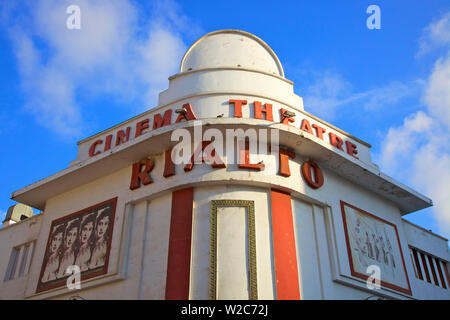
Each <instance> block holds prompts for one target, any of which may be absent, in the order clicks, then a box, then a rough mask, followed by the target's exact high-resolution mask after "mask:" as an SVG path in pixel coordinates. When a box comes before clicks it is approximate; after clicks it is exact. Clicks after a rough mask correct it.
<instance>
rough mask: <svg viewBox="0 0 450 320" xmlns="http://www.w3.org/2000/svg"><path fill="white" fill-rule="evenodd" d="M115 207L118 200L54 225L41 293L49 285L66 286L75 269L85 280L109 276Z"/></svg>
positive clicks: (41, 283)
mask: <svg viewBox="0 0 450 320" xmlns="http://www.w3.org/2000/svg"><path fill="white" fill-rule="evenodd" d="M115 205H116V199H112V200H110V201H107V202H104V203H101V204H99V205H97V206H94V207H91V208H89V209H87V210H82V211H80V212H78V213H75V214H71V215H68V216H66V217H63V218H60V219H58V220H55V221H54V222H53V223H52V228H51V237H50V239H49V242H48V243H47V250H46V253H45V257H44V261H43V265H42V269H41V277H40V280H39V284H38V291H43V290H46V289H45V286H46V285H50V284H51V285H52V286H51V287H52V288H53V287H54V286H53V285H56V283H59V282H60V283H61V284H62V285H64V283H65V282H64V281H63V280H65V279H66V278H67V277H68V276H69V275H70V274H68V273H67V272H66V271H67V268H68V267H69V266H72V265H77V266H78V267H79V268H80V270H81V276H82V277H83V275H85V274H86V275H88V274H94V273H98V272H103V271H104V272H103V273H106V271H107V270H106V269H105V266H107V260H108V256H109V248H110V241H111V234H112V227H113V221H114V211H115ZM42 288H44V289H42Z"/></svg>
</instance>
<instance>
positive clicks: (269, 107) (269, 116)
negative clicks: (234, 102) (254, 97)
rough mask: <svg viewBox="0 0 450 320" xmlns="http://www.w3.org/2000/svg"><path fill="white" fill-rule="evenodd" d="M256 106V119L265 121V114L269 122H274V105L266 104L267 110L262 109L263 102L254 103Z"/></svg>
mask: <svg viewBox="0 0 450 320" xmlns="http://www.w3.org/2000/svg"><path fill="white" fill-rule="evenodd" d="M253 105H254V106H255V119H263V115H262V114H263V113H265V115H266V120H267V121H273V114H272V105H271V104H269V103H266V104H264V106H265V108H262V107H261V102H259V101H255V102H254V103H253Z"/></svg>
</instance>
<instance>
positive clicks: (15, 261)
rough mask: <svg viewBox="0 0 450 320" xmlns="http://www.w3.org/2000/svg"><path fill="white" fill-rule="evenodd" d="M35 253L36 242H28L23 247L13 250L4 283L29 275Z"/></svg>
mask: <svg viewBox="0 0 450 320" xmlns="http://www.w3.org/2000/svg"><path fill="white" fill-rule="evenodd" d="M33 251H34V242H28V243H26V244H23V245H21V246H17V247H14V248H12V250H11V255H10V256H9V263H8V267H7V269H6V273H5V277H4V279H3V281H8V280H13V279H15V278H20V277H23V276H24V275H26V274H28V270H29V269H30V263H31V257H32V256H33Z"/></svg>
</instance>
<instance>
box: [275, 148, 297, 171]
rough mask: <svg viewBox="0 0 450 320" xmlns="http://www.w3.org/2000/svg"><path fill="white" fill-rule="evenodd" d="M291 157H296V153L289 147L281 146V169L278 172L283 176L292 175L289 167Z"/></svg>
mask: <svg viewBox="0 0 450 320" xmlns="http://www.w3.org/2000/svg"><path fill="white" fill-rule="evenodd" d="M289 158H291V159H295V153H294V152H292V151H289V150H287V149H282V148H280V151H279V159H280V171H279V172H278V174H279V175H281V176H283V177H290V176H291V170H290V169H289Z"/></svg>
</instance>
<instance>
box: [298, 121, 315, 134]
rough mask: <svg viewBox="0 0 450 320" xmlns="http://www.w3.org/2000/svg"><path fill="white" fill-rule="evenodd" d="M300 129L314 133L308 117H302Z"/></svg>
mask: <svg viewBox="0 0 450 320" xmlns="http://www.w3.org/2000/svg"><path fill="white" fill-rule="evenodd" d="M300 130H303V131H306V132H308V133H309V134H314V133H313V131H312V128H311V124H310V123H309V121H308V119H303V120H302V124H301V126H300Z"/></svg>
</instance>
